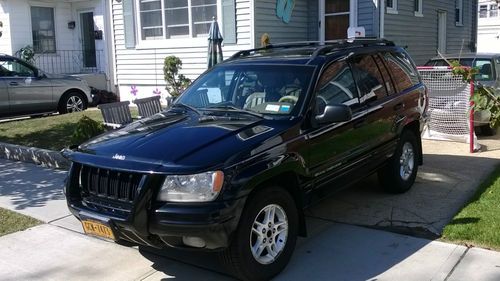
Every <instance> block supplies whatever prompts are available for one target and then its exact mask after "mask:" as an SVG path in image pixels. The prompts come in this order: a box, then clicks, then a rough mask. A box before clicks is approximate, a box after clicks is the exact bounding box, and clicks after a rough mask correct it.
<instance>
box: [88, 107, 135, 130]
mask: <svg viewBox="0 0 500 281" xmlns="http://www.w3.org/2000/svg"><path fill="white" fill-rule="evenodd" d="M129 104H130V102H129V101H120V102H113V103H105V104H100V105H98V106H97V108H99V109H100V110H101V113H102V117H103V119H104V125H106V126H107V127H110V128H113V129H116V128H120V127H122V126H123V125H126V124H128V123H131V122H132V115H131V114H130V108H129Z"/></svg>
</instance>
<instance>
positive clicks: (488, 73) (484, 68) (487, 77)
mask: <svg viewBox="0 0 500 281" xmlns="http://www.w3.org/2000/svg"><path fill="white" fill-rule="evenodd" d="M448 60H449V61H453V60H457V59H456V58H451V59H448ZM460 64H461V65H463V66H469V67H477V68H478V70H479V73H478V74H476V76H475V80H476V81H491V80H493V72H492V69H491V60H490V59H474V58H465V59H460ZM425 65H430V66H448V63H447V62H446V61H445V60H433V61H429V62H428V63H426V64H425Z"/></svg>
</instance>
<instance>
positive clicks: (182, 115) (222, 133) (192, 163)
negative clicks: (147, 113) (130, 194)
mask: <svg viewBox="0 0 500 281" xmlns="http://www.w3.org/2000/svg"><path fill="white" fill-rule="evenodd" d="M269 122H270V123H274V122H277V121H272V120H265V119H260V118H258V117H253V116H248V115H246V114H238V115H232V116H231V117H227V116H226V117H220V116H219V117H217V116H211V115H210V116H207V115H198V114H195V113H194V112H182V111H181V112H179V111H174V110H170V111H167V112H163V113H160V114H156V115H154V116H152V117H150V118H145V119H143V120H139V121H136V122H133V123H131V124H129V125H128V126H126V127H124V128H122V129H119V130H115V131H111V132H109V133H106V134H104V135H101V136H99V137H97V138H94V139H92V140H90V141H88V142H87V143H84V144H82V145H80V146H79V147H78V148H77V149H75V150H72V151H68V150H66V151H65V152H63V154H64V155H65V156H66V157H67V158H69V159H70V160H73V161H76V162H81V163H89V164H92V165H97V166H103V167H113V168H119V169H120V168H121V169H126V170H136V171H150V172H166V171H168V170H171V169H175V171H176V172H179V170H186V171H193V170H200V169H210V168H214V167H215V168H216V167H218V166H223V165H224V164H226V165H227V164H229V163H231V162H234V161H237V159H238V158H240V157H241V156H242V154H247V155H248V153H250V154H251V150H252V149H254V148H255V147H257V146H259V145H261V144H262V143H263V142H265V140H266V139H268V138H270V137H272V136H274V135H276V133H277V132H278V130H276V128H274V127H271V126H269V124H266V123H269Z"/></svg>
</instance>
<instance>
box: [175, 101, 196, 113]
mask: <svg viewBox="0 0 500 281" xmlns="http://www.w3.org/2000/svg"><path fill="white" fill-rule="evenodd" d="M172 107H182V108H185V109H189V110H191V111H193V112H194V113H196V114H198V115H203V113H202V112H201V111H199V110H198V109H196V108H194V107H192V106H190V105H187V104H185V103H182V102H177V103H174V104H172Z"/></svg>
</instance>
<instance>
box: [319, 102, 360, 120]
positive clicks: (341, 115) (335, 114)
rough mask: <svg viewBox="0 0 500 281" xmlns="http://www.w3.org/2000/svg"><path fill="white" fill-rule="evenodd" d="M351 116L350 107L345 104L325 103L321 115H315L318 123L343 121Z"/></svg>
mask: <svg viewBox="0 0 500 281" xmlns="http://www.w3.org/2000/svg"><path fill="white" fill-rule="evenodd" d="M351 118H352V111H351V108H350V107H349V106H347V105H345V104H334V105H327V106H325V109H324V111H323V113H322V114H321V115H316V117H315V119H316V122H318V124H320V125H322V124H327V123H334V122H345V121H349V120H351Z"/></svg>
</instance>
